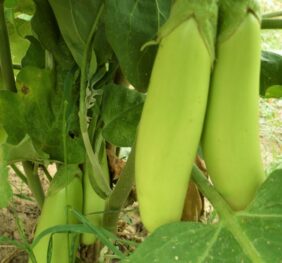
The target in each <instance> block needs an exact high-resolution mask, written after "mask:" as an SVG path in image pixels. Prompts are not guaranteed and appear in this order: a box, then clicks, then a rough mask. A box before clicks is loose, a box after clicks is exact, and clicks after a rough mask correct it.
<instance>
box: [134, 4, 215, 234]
mask: <svg viewBox="0 0 282 263" xmlns="http://www.w3.org/2000/svg"><path fill="white" fill-rule="evenodd" d="M180 2H181V1H178V2H176V3H180ZM184 2H185V1H184ZM186 2H187V1H186ZM190 2H194V3H196V2H197V1H190ZM203 2H209V3H210V2H211V1H198V3H199V4H203ZM208 5H210V4H208ZM208 7H211V6H208ZM176 9H177V7H176ZM190 11H191V10H190ZM193 11H194V10H192V12H191V13H193ZM215 14H216V12H215V13H213V15H215ZM208 15H209V14H207V16H206V19H208ZM178 17H181V16H178ZM203 35H204V34H203V31H201V28H200V27H199V23H198V20H197V16H194V15H191V16H190V17H188V18H187V19H186V20H185V21H182V22H181V23H180V24H178V25H177V26H176V27H173V30H171V31H170V32H169V34H167V35H164V37H163V38H162V39H161V41H160V44H159V49H158V53H157V56H156V59H155V63H154V67H153V71H152V75H151V80H150V85H149V90H148V94H147V98H146V101H145V105H144V109H143V112H142V117H141V120H140V123H139V130H138V135H137V143H136V172H135V175H136V188H137V197H138V201H139V208H140V213H141V218H142V221H143V223H144V225H145V227H146V228H147V229H148V230H149V231H153V230H154V229H155V228H157V227H159V226H160V225H163V224H166V223H170V222H175V221H179V220H180V219H181V214H182V210H183V205H184V201H185V196H186V192H187V187H188V182H189V177H190V172H191V169H192V164H193V162H194V159H195V156H196V151H197V148H198V143H199V140H200V136H201V131H202V125H203V121H204V116H205V110H206V103H207V97H208V89H209V81H210V72H211V66H212V62H213V59H212V57H213V56H212V55H211V52H210V51H211V50H212V48H211V49H209V47H207V45H206V42H205V40H206V39H205V37H203ZM211 42H212V41H211ZM212 44H213V42H212Z"/></svg>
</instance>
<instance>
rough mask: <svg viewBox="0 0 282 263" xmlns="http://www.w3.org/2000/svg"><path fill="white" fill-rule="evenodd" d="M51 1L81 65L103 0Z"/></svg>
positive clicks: (70, 47) (66, 40)
mask: <svg viewBox="0 0 282 263" xmlns="http://www.w3.org/2000/svg"><path fill="white" fill-rule="evenodd" d="M49 3H50V5H51V6H52V9H53V12H54V14H55V16H56V19H57V22H58V25H59V28H60V30H61V33H62V36H63V38H64V40H65V42H66V44H67V46H68V48H69V49H70V51H71V53H72V55H73V57H74V59H75V61H76V63H77V64H78V65H79V66H81V63H82V57H83V52H84V50H85V47H86V41H87V38H88V35H89V33H90V30H91V28H92V25H93V23H94V21H95V19H96V16H97V12H98V10H99V6H100V5H101V3H102V1H101V0H98V1H89V0H88V1H83V2H82V1H76V0H61V1H57V0H49ZM93 53H94V52H93ZM95 70H96V67H95ZM95 70H94V72H95Z"/></svg>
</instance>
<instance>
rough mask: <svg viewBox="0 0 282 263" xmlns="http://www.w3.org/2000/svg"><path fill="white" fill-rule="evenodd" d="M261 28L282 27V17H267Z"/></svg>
mask: <svg viewBox="0 0 282 263" xmlns="http://www.w3.org/2000/svg"><path fill="white" fill-rule="evenodd" d="M261 29H282V19H271V18H265V19H263V20H262V23H261Z"/></svg>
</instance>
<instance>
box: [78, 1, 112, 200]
mask: <svg viewBox="0 0 282 263" xmlns="http://www.w3.org/2000/svg"><path fill="white" fill-rule="evenodd" d="M103 8H104V4H102V5H101V6H100V9H99V12H98V15H97V18H96V20H95V22H94V24H93V26H92V28H91V32H90V34H89V36H88V39H87V43H86V47H85V50H84V54H83V60H82V63H81V76H80V100H79V112H78V116H79V124H80V131H81V135H82V139H83V143H84V146H85V150H86V154H87V156H88V158H89V161H90V163H91V165H92V168H93V170H95V175H94V176H93V177H90V178H89V179H90V182H91V184H92V186H93V188H94V190H95V191H96V192H97V194H98V195H99V196H101V197H102V198H107V197H108V196H109V195H110V194H111V188H110V187H109V185H108V183H107V181H106V180H105V177H104V176H103V171H102V168H101V166H100V164H99V161H98V157H97V155H96V154H95V153H94V152H93V148H92V144H91V140H90V137H89V133H88V124H87V109H86V102H85V97H86V88H87V84H88V80H87V73H88V71H87V70H88V62H89V56H90V51H91V47H92V40H93V36H94V33H95V31H96V28H97V25H98V22H99V19H100V17H101V15H102V12H103Z"/></svg>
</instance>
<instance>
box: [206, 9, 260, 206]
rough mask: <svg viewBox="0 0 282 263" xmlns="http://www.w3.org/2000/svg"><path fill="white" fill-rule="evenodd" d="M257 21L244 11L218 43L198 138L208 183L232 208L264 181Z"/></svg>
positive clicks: (248, 199)
mask: <svg viewBox="0 0 282 263" xmlns="http://www.w3.org/2000/svg"><path fill="white" fill-rule="evenodd" d="M259 72H260V24H259V22H258V20H257V18H256V17H255V16H254V15H253V14H252V13H249V14H248V15H247V16H246V17H245V19H244V20H243V22H242V23H241V25H240V26H239V27H238V29H237V30H236V32H234V33H233V34H232V35H231V36H230V37H229V38H228V39H227V40H225V41H223V42H220V43H219V44H218V49H217V59H216V64H215V68H214V72H213V76H212V84H211V92H210V95H209V103H208V109H207V116H206V119H205V127H204V132H203V137H202V147H203V154H204V159H205V161H206V165H207V169H208V172H209V175H210V177H211V180H212V182H213V184H214V185H215V187H216V189H217V190H218V191H219V193H220V194H221V195H222V196H223V197H224V198H225V200H226V201H227V202H228V203H229V204H230V206H231V207H232V208H233V209H234V210H242V209H244V208H245V207H246V206H247V205H248V204H249V203H250V202H251V200H252V199H253V198H254V195H255V192H256V190H257V188H258V187H259V186H260V184H261V183H262V182H263V180H264V169H263V165H262V161H261V155H260V142H259V119H258V118H259V112H258V110H259V107H258V102H259Z"/></svg>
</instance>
